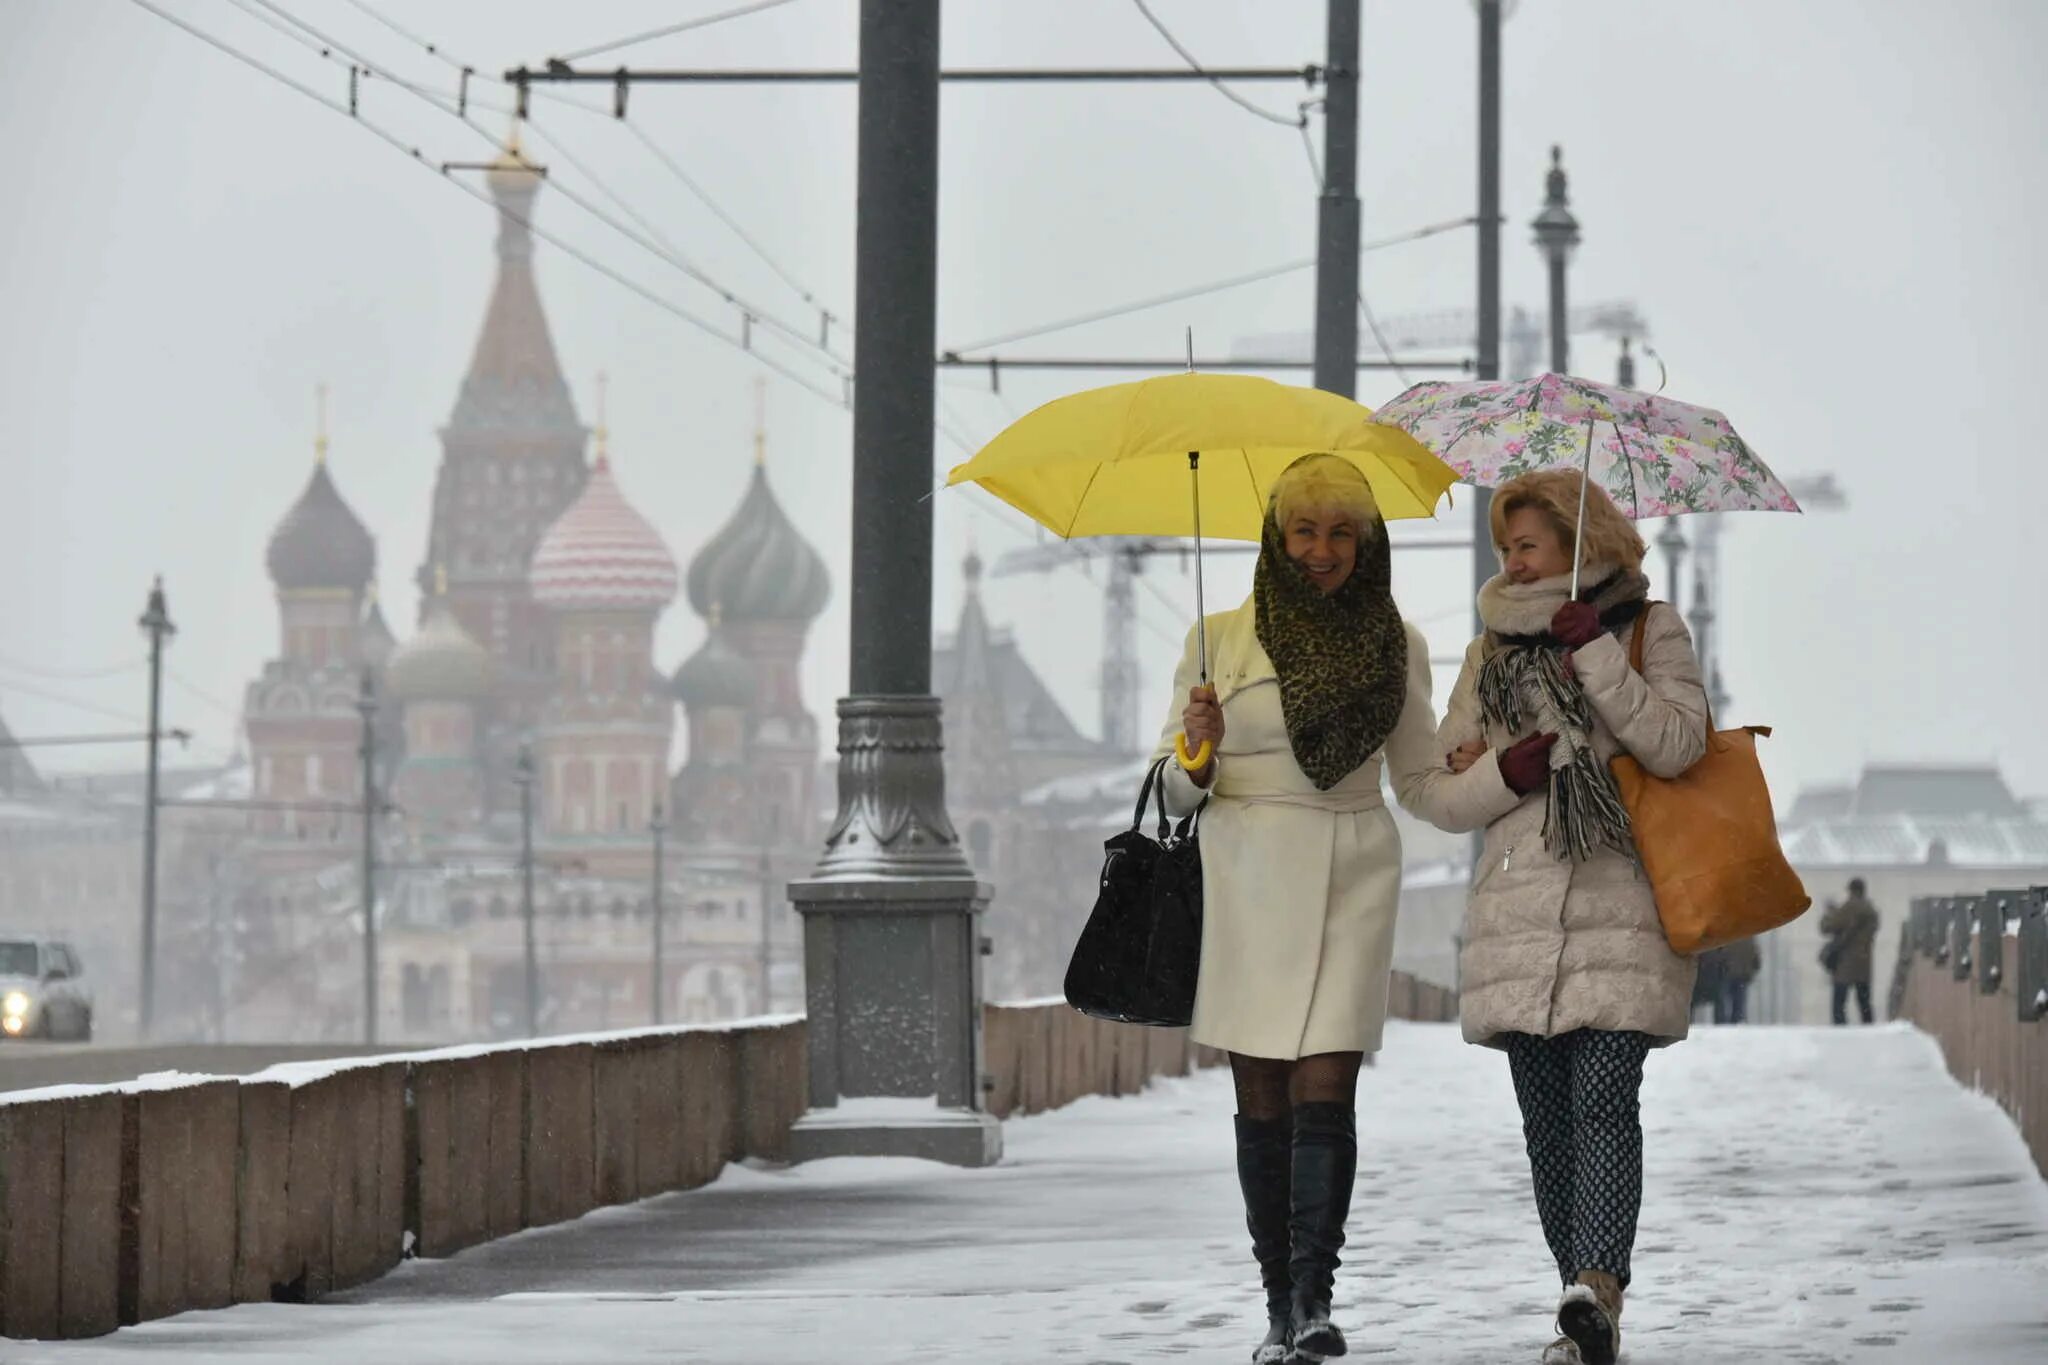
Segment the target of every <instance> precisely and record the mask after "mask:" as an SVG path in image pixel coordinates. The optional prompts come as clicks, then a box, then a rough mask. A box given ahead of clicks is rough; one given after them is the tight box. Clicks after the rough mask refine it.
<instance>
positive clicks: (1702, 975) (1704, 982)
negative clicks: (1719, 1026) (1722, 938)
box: [1692, 948, 1722, 1023]
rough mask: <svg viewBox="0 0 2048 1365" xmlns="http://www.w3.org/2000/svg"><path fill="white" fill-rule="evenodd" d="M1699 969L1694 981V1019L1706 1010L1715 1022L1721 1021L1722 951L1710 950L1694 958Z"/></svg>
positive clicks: (1694, 963)
mask: <svg viewBox="0 0 2048 1365" xmlns="http://www.w3.org/2000/svg"><path fill="white" fill-rule="evenodd" d="M1693 965H1694V966H1695V967H1696V968H1698V971H1697V972H1696V973H1695V974H1694V976H1693V979H1692V1017H1693V1018H1694V1019H1698V1018H1699V1017H1700V1011H1701V1010H1703V1009H1704V1010H1706V1011H1707V1012H1708V1014H1709V1015H1710V1016H1711V1017H1712V1018H1713V1020H1714V1022H1716V1023H1719V1022H1720V1020H1721V970H1722V968H1721V949H1719V948H1710V949H1708V950H1707V951H1706V952H1704V953H1700V954H1699V955H1697V956H1696V957H1694V958H1693Z"/></svg>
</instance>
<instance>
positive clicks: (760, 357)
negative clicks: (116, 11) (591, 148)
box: [129, 0, 851, 409]
mask: <svg viewBox="0 0 2048 1365" xmlns="http://www.w3.org/2000/svg"><path fill="white" fill-rule="evenodd" d="M129 3H130V4H132V5H134V6H135V7H136V8H138V9H141V10H145V11H147V12H148V13H150V14H153V15H155V16H156V17H157V18H159V19H161V20H163V21H164V22H165V23H167V24H170V25H172V26H173V27H175V28H180V29H183V30H184V31H185V32H186V33H189V34H190V35H192V36H193V37H194V38H197V39H199V40H200V41H201V42H203V43H205V44H207V45H208V46H209V47H212V48H214V49H216V50H218V51H220V52H222V53H224V54H226V55H227V56H229V57H232V58H234V59H235V60H236V61H238V62H241V63H243V64H244V65H246V66H249V67H253V68H254V69H255V70H257V71H260V72H262V73H263V74H264V75H266V76H269V77H270V78H271V79H272V80H275V81H277V82H278V83H279V84H282V85H285V86H288V87H290V88H291V89H293V90H296V91H297V92H298V93H300V94H301V95H304V96H305V97H306V98H307V99H310V100H312V101H314V102H315V103H316V104H319V105H321V106H323V107H324V108H326V109H329V110H331V111H332V112H334V113H337V114H339V115H341V116H342V117H343V118H346V119H348V120H349V121H350V122H351V123H355V124H359V125H360V126H362V127H363V128H364V129H366V130H368V131H369V132H370V133H371V134H373V135H374V136H375V137H377V138H378V139H379V140H380V141H382V142H385V143H387V144H389V145H390V146H392V147H393V148H396V149H397V150H398V151H399V152H400V153H401V154H402V155H404V156H405V157H406V158H407V159H408V160H410V161H412V162H414V163H415V164H417V165H419V166H420V167H422V168H423V169H425V170H427V171H430V172H432V173H434V174H436V175H439V176H440V178H441V179H442V180H443V181H445V182H446V183H448V184H450V185H453V186H455V187H456V188H457V189H459V190H461V191H462V192H463V193H464V194H467V195H468V196H469V197H470V198H472V199H474V200H476V201H477V202H478V203H480V204H483V205H484V206H485V207H487V208H489V209H491V210H492V211H493V212H494V213H500V214H503V215H504V216H505V217H508V218H511V219H512V220H513V221H514V222H517V223H519V224H521V225H522V226H523V227H525V228H526V229H527V231H529V232H530V233H532V234H533V235H534V236H535V237H537V238H539V239H540V240H541V241H544V242H546V243H548V244H549V245H550V246H552V247H554V248H555V249H556V250H557V251H560V252H562V253H563V254H564V255H566V256H568V257H570V258H571V259H572V260H575V261H577V262H579V263H580V264H582V265H584V266H586V267H587V268H589V269H591V270H594V271H596V272H597V273H598V274H600V275H603V276H604V277H605V278H607V279H609V280H611V281H613V282H614V283H616V284H618V285H620V286H621V287H623V288H625V289H627V290H628V291H630V292H632V293H634V294H636V295H638V296H639V297H640V298H641V299H643V300H645V301H646V302H648V303H650V304H652V305H654V306H655V307H657V308H659V309H661V310H662V311H664V312H666V313H669V314H671V315H673V316H674V317H676V318H679V319H680V320H682V321H684V322H687V323H689V324H690V325H691V326H692V327H695V328H697V329H698V330H699V331H701V332H704V333H705V334H707V335H709V336H711V337H714V338H716V339H717V340H719V341H722V342H724V343H726V344H727V345H729V346H731V347H733V348H734V349H735V350H737V351H740V352H741V353H742V354H744V355H746V356H748V357H749V358H751V359H752V360H753V361H754V362H755V363H756V364H759V365H761V366H763V367H765V368H766V369H769V370H772V371H774V372H775V373H776V374H779V375H781V376H782V377H783V378H784V379H787V380H789V381H790V382H791V383H792V384H795V385H796V386H797V387H799V388H801V389H803V390H805V391H806V392H808V393H811V394H813V395H815V396H816V397H818V398H822V399H823V400H825V401H826V402H827V403H830V404H831V405H832V406H834V407H836V408H842V409H843V408H847V407H850V406H851V404H850V402H849V399H848V396H847V395H846V394H845V393H844V392H841V393H833V392H831V391H830V390H828V389H825V388H823V387H821V386H820V385H818V384H817V383H816V382H814V381H813V380H812V379H811V378H810V377H809V376H806V375H803V374H800V373H798V372H797V371H795V370H793V369H791V368H790V367H789V366H787V365H785V364H783V363H782V362H781V361H779V360H776V359H774V358H773V357H771V356H769V355H766V354H764V353H762V352H760V351H757V350H753V349H751V348H749V347H747V346H745V345H743V344H742V343H741V340H740V338H738V337H735V336H732V335H730V334H729V333H727V332H725V331H723V330H721V329H720V327H719V326H718V324H716V323H714V322H712V321H710V320H709V319H707V318H703V317H700V316H698V315H697V314H696V313H693V312H691V311H690V310H689V309H687V308H685V307H683V306H682V305H681V304H678V303H676V302H675V301H674V300H672V299H668V298H665V297H663V296H662V295H660V294H657V293H655V292H654V291H653V290H652V289H650V288H648V287H647V286H646V285H643V284H641V283H640V282H639V281H637V280H635V279H633V278H632V277H630V276H628V275H625V274H623V273H621V272H620V271H619V270H617V269H615V268H614V267H612V266H610V265H607V264H605V263H604V262H603V261H601V260H599V259H597V258H596V257H595V256H593V255H591V254H590V253H589V252H587V251H585V250H583V249H582V248H581V247H578V246H575V245H573V244H572V243H570V242H568V241H566V240H564V239H563V238H561V237H560V236H558V235H556V234H555V233H552V232H550V231H548V230H547V229H545V228H543V227H540V226H538V225H537V224H535V223H533V222H532V221H530V220H529V219H525V218H522V217H520V216H519V215H518V214H516V213H512V212H510V211H508V210H505V209H503V208H501V207H500V206H499V205H498V203H497V201H496V200H494V199H492V198H491V197H490V196H489V195H488V194H486V193H484V191H482V190H479V189H477V188H475V187H474V186H472V185H470V184H468V183H466V182H465V181H462V180H458V179H456V178H455V177H454V176H451V175H449V174H447V173H446V172H444V171H441V170H439V169H438V167H437V166H436V164H435V163H433V162H430V161H428V160H427V158H426V157H425V156H424V155H423V154H422V153H421V152H420V149H419V148H418V147H415V146H412V145H410V144H408V143H407V142H405V141H404V140H403V139H401V138H399V137H397V136H395V135H393V134H392V133H390V132H388V131H387V130H385V129H383V128H380V127H378V126H377V125H376V124H374V123H372V122H371V121H370V120H368V119H366V118H363V117H362V116H361V115H360V114H351V113H350V112H349V110H348V106H347V105H345V104H342V103H340V102H339V101H336V100H333V99H330V98H328V97H327V96H326V95H323V94H321V93H320V92H319V91H317V90H315V89H313V88H312V87H311V86H309V85H306V84H304V83H303V82H301V81H298V80H296V79H294V78H293V77H291V76H287V75H286V74H284V73H283V72H282V71H279V70H277V69H276V68H275V67H273V66H271V65H269V64H268V63H266V62H264V61H262V60H261V59H259V58H256V57H252V56H250V55H249V54H247V53H246V52H243V51H241V50H240V49H239V48H236V47H234V46H233V45H232V44H230V43H227V42H224V41H222V40H221V39H219V38H217V37H215V36H214V35H213V34H211V33H208V32H206V31H205V30H203V29H200V28H197V27H195V26H194V25H192V24H190V23H187V22H186V21H185V20H183V19H181V18H179V17H178V16H177V15H175V14H171V13H169V12H168V11H166V10H164V9H163V8H161V7H160V6H158V5H156V4H154V3H152V0H129Z"/></svg>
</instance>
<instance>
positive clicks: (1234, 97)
mask: <svg viewBox="0 0 2048 1365" xmlns="http://www.w3.org/2000/svg"><path fill="white" fill-rule="evenodd" d="M1131 3H1132V4H1134V5H1136V6H1137V7H1138V13H1140V14H1142V15H1144V16H1145V22H1146V23H1148V24H1150V25H1152V27H1153V28H1155V29H1157V30H1159V36H1160V37H1162V38H1164V39H1165V40H1166V43H1167V46H1169V47H1171V48H1172V49H1173V50H1174V51H1175V52H1178V53H1179V54H1180V58H1181V60H1182V61H1184V62H1186V63H1187V64H1188V70H1190V71H1193V72H1196V73H1198V74H1201V75H1208V68H1207V67H1205V66H1203V65H1202V63H1201V61H1200V60H1199V59H1198V58H1197V57H1196V56H1195V54H1194V53H1192V52H1190V51H1189V50H1188V49H1187V46H1186V45H1185V44H1183V43H1182V42H1181V40H1180V39H1178V38H1176V37H1174V36H1173V32H1172V30H1170V29H1168V28H1167V27H1166V25H1165V24H1163V23H1161V22H1160V21H1159V16H1158V15H1156V14H1154V13H1153V12H1152V10H1151V7H1150V6H1148V5H1147V4H1146V3H1145V0H1131ZM1209 84H1210V85H1212V86H1214V87H1215V88H1216V92H1217V93H1218V94H1220V95H1222V96H1223V97H1224V98H1225V99H1227V100H1229V101H1230V102H1231V103H1232V104H1235V105H1236V106H1238V107H1239V108H1240V109H1243V110H1244V111H1245V112H1246V113H1249V114H1256V115H1258V117H1260V118H1262V119H1264V120H1266V122H1268V123H1277V124H1279V125H1280V126H1281V127H1283V128H1304V127H1306V126H1308V105H1307V104H1306V103H1304V104H1303V106H1302V107H1301V109H1300V110H1299V111H1297V113H1296V115H1295V117H1293V118H1288V117H1287V116H1285V115H1284V114H1276V113H1274V112H1273V111H1272V110H1270V109H1266V108H1262V107H1261V106H1259V105H1257V104H1254V103H1252V102H1251V101H1250V100H1248V99H1246V98H1245V97H1244V96H1242V95H1240V94H1238V93H1237V92H1236V91H1235V90H1232V89H1231V88H1230V87H1229V86H1227V85H1225V84H1224V83H1223V82H1222V81H1221V80H1220V79H1219V78H1217V77H1215V76H1209Z"/></svg>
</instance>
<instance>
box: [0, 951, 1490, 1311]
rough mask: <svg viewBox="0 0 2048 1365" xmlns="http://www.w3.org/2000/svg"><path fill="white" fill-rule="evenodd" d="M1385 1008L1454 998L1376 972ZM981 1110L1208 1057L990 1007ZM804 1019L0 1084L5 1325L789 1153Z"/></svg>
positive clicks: (379, 1256)
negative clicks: (6, 1089)
mask: <svg viewBox="0 0 2048 1365" xmlns="http://www.w3.org/2000/svg"><path fill="white" fill-rule="evenodd" d="M1390 1012H1391V1013H1392V1014H1394V1015H1395V1017H1397V1018H1411V1019H1428V1020H1441V1019H1448V1018H1452V1017H1454V1016H1455V1014H1456V1001H1455V997H1453V996H1452V995H1451V994H1450V992H1448V991H1446V990H1444V989H1442V988H1441V987H1437V986H1431V985H1428V984H1426V983H1422V982H1417V981H1414V980H1413V979H1411V978H1409V977H1407V976H1406V975H1405V974H1403V973H1398V972H1397V973H1395V975H1394V981H1393V986H1392V1000H1391V1011H1390ZM983 1036H984V1040H985V1048H986V1057H987V1071H988V1076H989V1080H988V1082H987V1083H986V1087H985V1088H986V1090H987V1107H988V1108H989V1110H990V1111H991V1112H993V1113H995V1114H998V1115H1002V1116H1010V1115H1024V1114H1036V1113H1042V1112H1044V1111H1046V1110H1050V1109H1057V1108H1059V1107H1060V1106H1062V1105H1065V1104H1069V1103H1071V1102H1073V1101H1074V1100H1076V1099H1079V1098H1081V1097H1082V1096H1084V1095H1126V1094H1132V1093H1135V1092H1136V1091H1138V1090H1141V1089H1143V1088H1144V1087H1145V1085H1146V1084H1147V1083H1149V1082H1150V1081H1151V1080H1152V1079H1153V1078H1155V1077H1158V1076H1164V1075H1186V1074H1188V1073H1189V1072H1190V1071H1192V1070H1193V1069H1194V1068H1196V1067H1200V1066H1213V1065H1217V1064H1220V1063H1221V1062H1222V1061H1223V1060H1224V1058H1223V1056H1222V1055H1221V1054H1219V1053H1215V1052H1212V1051H1210V1050H1209V1049H1206V1048H1199V1047H1196V1046H1194V1045H1193V1044H1192V1043H1190V1042H1189V1040H1188V1038H1187V1036H1186V1034H1185V1033H1184V1032H1180V1031H1176V1030H1167V1029H1146V1028H1134V1027H1128V1026H1123V1025H1116V1024H1107V1023H1103V1022H1102V1021H1100V1020H1095V1019H1089V1018H1086V1017H1084V1016H1082V1015H1079V1014H1076V1013H1075V1012H1074V1011H1072V1010H1070V1009H1068V1008H1067V1006H1066V1004H1065V1003H1064V1002H1063V1001H1057V1000H1053V1001H1036V1002H1027V1003H1025V1004H1021V1005H1000V1004H999V1005H990V1006H988V1007H987V1009H986V1011H985V1014H984V1029H983ZM806 1078H807V1065H806V1058H805V1034H804V1023H803V1020H802V1019H800V1018H785V1019H765V1020H750V1021H745V1022H741V1023H738V1024H733V1025H722V1026H721V1025H709V1026H699V1027H689V1028H674V1029H648V1030H639V1031H631V1032H622V1033H612V1034H599V1035H592V1036H588V1037H580V1038H547V1039H537V1040H534V1041H531V1042H517V1043H506V1044H489V1045H478V1046H468V1047H451V1048H441V1049H436V1050H432V1051H423V1052H411V1053H405V1054H401V1055H391V1056H382V1057H359V1058H347V1059H340V1060H326V1061H308V1062H293V1063H287V1064H284V1065H280V1066H274V1067H271V1068H270V1069H269V1070H267V1071H261V1072H257V1073H255V1074H254V1075H249V1076H243V1077H236V1078H223V1077H216V1076H187V1075H168V1076H158V1077H146V1078H143V1079H141V1080H137V1081H131V1082H127V1083H124V1084H120V1085H115V1086H60V1087H50V1088H47V1089H43V1090H27V1091H18V1092H12V1093H8V1094H0V1336H8V1337H85V1336H95V1335H98V1334H100V1333H104V1332H111V1331H113V1330H114V1329H115V1328H116V1327H118V1326H121V1325H123V1324H128V1323H137V1322H146V1321H149V1320H151V1319H153V1318H160V1317H165V1316H168V1315H170V1314H173V1313H179V1312H183V1311H185V1310H187V1309H195V1308H224V1307H227V1306H228V1305H230V1304H234V1303H248V1302H268V1301H273V1300H282V1301H288V1302H298V1301H305V1300H309V1299H315V1298H318V1297H320V1296H321V1295H323V1294H327V1293H331V1292H333V1291H335V1290H338V1289H346V1288H349V1287H351V1286H354V1285H358V1284H362V1283H364V1282H366V1281H368V1280H372V1279H375V1278H376V1277H377V1276H379V1275H382V1274H384V1273H385V1272H386V1271H388V1270H390V1269H391V1268H392V1267H394V1266H396V1265H397V1264H398V1263H399V1261H400V1260H401V1259H403V1258H404V1257H406V1256H408V1255H422V1256H447V1255H450V1254H452V1253H454V1252H456V1251H459V1250H461V1249H462V1248H464V1247H469V1246H474V1245H476V1244H478V1243H480V1242H485V1241H489V1240H491V1239H492V1238H496V1237H503V1236H507V1235H509V1234H511V1233H514V1232H517V1231H519V1230H520V1229H522V1228H530V1227H539V1226H542V1225H544V1224H548V1223H555V1222H560V1221H562V1220H564V1219H569V1218H575V1217H578V1216H579V1215H581V1214H584V1213H587V1212H589V1211H590V1210H591V1209H593V1208H596V1207H598V1206H600V1205H604V1204H622V1203H629V1202H632V1201H634V1200H638V1199H644V1198H647V1197H648V1196H651V1195H655V1194H661V1193H665V1192H667V1191H671V1190H687V1189H692V1188H695V1187H697V1186H700V1185H703V1184H706V1183H707V1182H709V1181H712V1180H714V1179H716V1178H717V1177H718V1174H719V1172H720V1171H721V1170H722V1169H723V1168H724V1167H725V1165H726V1163H727V1162H731V1161H737V1160H740V1159H742V1158H747V1157H757V1158H762V1159H766V1160H778V1159H781V1158H783V1157H785V1156H786V1155H787V1152H788V1144H789V1132H790V1128H791V1126H792V1125H793V1124H794V1123H795V1122H796V1120H797V1118H798V1117H799V1116H800V1115H801V1114H802V1113H803V1111H804V1108H805V1103H806V1099H807V1085H806Z"/></svg>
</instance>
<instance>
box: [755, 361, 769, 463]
mask: <svg viewBox="0 0 2048 1365" xmlns="http://www.w3.org/2000/svg"><path fill="white" fill-rule="evenodd" d="M767 467H768V381H767V380H765V379H763V378H761V377H760V376H759V375H756V376H754V468H756V469H766V468H767Z"/></svg>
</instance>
